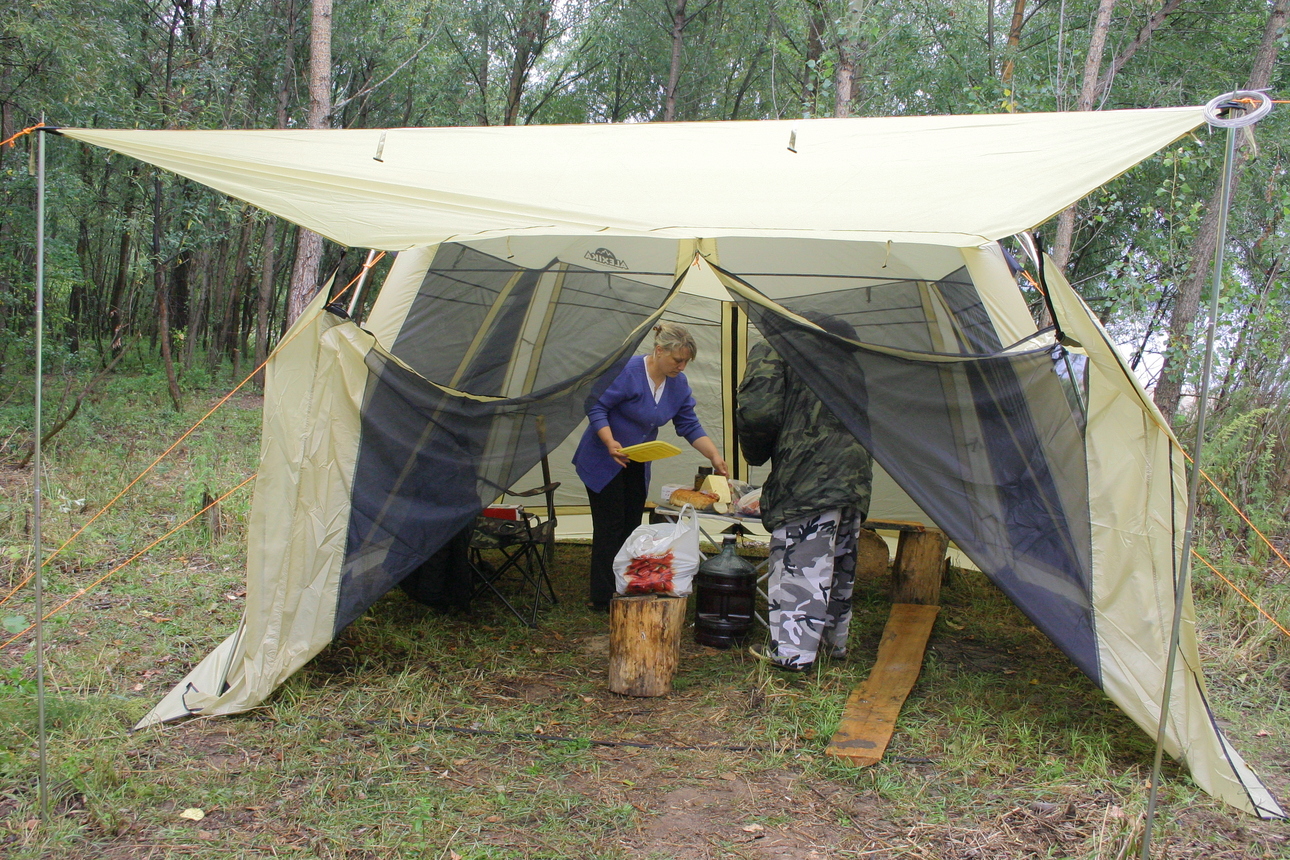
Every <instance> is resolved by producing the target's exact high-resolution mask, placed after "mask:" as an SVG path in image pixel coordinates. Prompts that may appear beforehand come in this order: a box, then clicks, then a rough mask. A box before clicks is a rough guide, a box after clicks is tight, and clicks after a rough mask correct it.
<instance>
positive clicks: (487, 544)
mask: <svg viewBox="0 0 1290 860" xmlns="http://www.w3.org/2000/svg"><path fill="white" fill-rule="evenodd" d="M544 471H545V470H544ZM559 486H560V484H559V482H554V483H553V482H551V481H548V482H547V483H546V484H545V485H544V486H541V487H537V488H535V489H532V490H524V491H522V492H508V493H506V494H505V495H508V496H515V497H517V498H531V497H533V496H536V495H539V494H545V495H546V503H547V515H546V517H545V518H543V517H539V516H538V515H537V514H535V513H532V512H531V511H526V510H524V509H523V508H519V507H516V508H511V509H509V510H507V511H506V512H507V513H508V514H512V515H513V516H515V517H516V518H515V519H499V518H497V517H492V516H487V515H484V516H480V517H477V518H476V519H475V529H474V531H473V532H472V533H471V536H470V566H471V572H472V575H473V577H474V580H475V590H474V594H473V595H472V597H477V596H479V595H481V594H484V593H486V592H492V593H493V594H495V595H496V596H497V597H498V599H499V600H501V601H502V603H503V604H505V605H506V608H507V609H509V610H510V611H511V612H512V613H513V614H514V615H515V617H516V618H518V619H519V620H520V621H522V622H523V623H525V624H527V625H528V626H529V627H537V616H538V611H539V610H540V609H542V608H543V606H554V605H555V604H556V603H557V602H558V600H557V599H556V596H555V589H554V588H552V586H551V579H550V577H549V576H548V574H547V564H548V562H549V561H550V559H551V551H552V549H553V548H554V545H555V526H556V517H555V490H556V488H557V487H559ZM485 552H491V553H493V554H494V558H496V556H497V555H500V557H501V560H500V561H497V562H496V563H493V562H492V561H490V560H489V559H488V558H487V557H486V556H485V555H484V553H485ZM508 592H509V595H508Z"/></svg>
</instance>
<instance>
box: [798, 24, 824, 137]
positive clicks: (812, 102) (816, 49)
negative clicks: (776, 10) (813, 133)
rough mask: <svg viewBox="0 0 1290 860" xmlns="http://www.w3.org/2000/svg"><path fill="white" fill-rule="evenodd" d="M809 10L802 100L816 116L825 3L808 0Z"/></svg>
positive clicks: (809, 113)
mask: <svg viewBox="0 0 1290 860" xmlns="http://www.w3.org/2000/svg"><path fill="white" fill-rule="evenodd" d="M806 5H807V6H808V7H809V11H808V14H807V20H806V67H805V75H804V76H803V79H802V96H803V98H802V101H803V102H804V103H806V102H807V100H808V98H809V104H807V115H808V116H815V115H816V113H815V112H816V110H817V109H818V107H819V98H820V78H819V71H818V70H819V67H820V65H819V64H820V58H821V57H823V56H824V31H825V28H826V24H825V20H824V4H823V2H822V0H807V4H806Z"/></svg>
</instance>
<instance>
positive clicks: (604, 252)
mask: <svg viewBox="0 0 1290 860" xmlns="http://www.w3.org/2000/svg"><path fill="white" fill-rule="evenodd" d="M587 259H588V260H590V261H591V262H593V263H599V264H600V265H602V266H612V267H613V268H615V269H625V268H627V264H626V263H624V262H623V261H622V260H620V259H618V258H617V257H616V256H614V252H613V251H611V250H609V249H608V248H597V249H596V250H594V251H588V252H587Z"/></svg>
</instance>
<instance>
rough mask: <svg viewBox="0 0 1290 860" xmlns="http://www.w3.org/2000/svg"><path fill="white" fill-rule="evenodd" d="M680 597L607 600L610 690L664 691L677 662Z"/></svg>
mask: <svg viewBox="0 0 1290 860" xmlns="http://www.w3.org/2000/svg"><path fill="white" fill-rule="evenodd" d="M685 604H686V599H685V598H684V597H668V596H665V595H662V594H641V595H635V596H632V597H615V598H614V599H613V600H611V601H610V602H609V689H610V690H612V691H613V692H615V693H621V694H622V695H625V696H664V695H667V694H668V693H670V692H671V691H672V676H673V675H675V674H676V667H677V666H678V665H679V664H680V662H681V628H682V627H683V626H684V625H685Z"/></svg>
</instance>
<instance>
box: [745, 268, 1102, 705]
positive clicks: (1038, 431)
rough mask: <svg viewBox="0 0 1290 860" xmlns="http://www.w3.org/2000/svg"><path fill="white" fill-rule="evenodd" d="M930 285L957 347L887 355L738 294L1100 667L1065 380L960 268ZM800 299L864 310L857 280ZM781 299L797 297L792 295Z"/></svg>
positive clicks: (1028, 601) (1038, 617) (1079, 464)
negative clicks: (1002, 346)
mask: <svg viewBox="0 0 1290 860" xmlns="http://www.w3.org/2000/svg"><path fill="white" fill-rule="evenodd" d="M963 277H964V278H966V273H964V275H963ZM736 280H737V279H736ZM744 286H745V287H748V286H749V285H747V284H744ZM752 286H753V287H754V289H755V285H752ZM939 286H940V292H941V295H942V296H943V297H944V300H945V305H946V307H947V308H949V309H950V310H951V311H952V313H953V315H954V320H953V330H954V332H955V334H956V340H957V341H958V342H957V344H955V346H957V347H958V349H959V351H960V352H961V355H960V356H955V357H951V356H947V355H944V354H941V355H935V354H932V353H931V352H924V351H922V350H917V349H913V350H912V351H913V352H924V355H923V356H922V357H919V356H918V355H914V356H904V355H902V356H895V355H891V354H889V353H887V352H884V351H882V350H881V349H877V348H871V347H868V346H865V345H861V344H857V343H853V342H850V341H846V340H843V339H841V338H838V337H835V336H833V335H830V334H827V333H824V332H821V331H819V330H817V329H814V328H811V327H808V326H804V325H801V324H799V323H797V322H795V321H794V320H792V319H790V318H789V317H787V316H785V315H784V314H783V313H781V312H779V311H777V310H776V309H775V308H774V306H773V305H772V306H771V307H767V306H765V305H764V304H762V303H760V302H755V301H748V300H746V298H747V297H742V298H743V299H744V300H742V301H741V304H742V305H743V307H744V308H745V310H746V311H747V312H748V314H749V316H750V318H751V319H752V321H753V323H754V324H755V325H756V326H757V328H758V329H759V330H760V331H761V333H762V334H763V335H764V336H765V337H766V338H767V340H769V342H770V344H771V345H772V346H773V347H774V349H775V350H776V351H778V352H779V353H780V355H782V356H783V358H784V359H785V361H786V362H787V363H788V364H789V366H790V367H792V368H793V370H794V371H795V372H796V373H797V374H799V375H800V376H801V377H802V379H803V380H804V381H805V382H806V383H807V384H808V385H809V386H810V387H811V389H812V390H813V391H814V392H815V393H816V395H818V396H819V397H820V399H821V400H823V401H824V402H825V404H827V405H828V407H829V408H830V409H831V410H832V411H833V412H834V413H835V414H836V415H837V416H838V417H839V418H840V419H841V420H842V422H843V423H844V424H845V425H846V427H847V429H849V430H850V431H851V432H852V433H853V434H854V435H855V436H856V438H857V439H859V440H860V442H861V443H862V444H863V445H864V446H865V447H866V448H868V449H869V451H870V452H871V453H872V454H873V456H874V459H875V460H877V461H878V462H879V464H881V465H882V467H883V468H884V469H885V470H886V471H887V472H888V473H889V474H890V475H891V476H892V478H894V479H895V480H896V482H897V483H898V484H900V486H901V487H902V488H903V489H904V490H905V492H907V493H908V494H909V495H910V497H911V498H912V499H913V500H914V501H915V502H916V503H917V504H918V505H919V507H921V508H922V509H923V510H924V511H926V512H927V513H928V515H929V516H931V517H932V518H933V519H934V520H935V522H936V524H937V525H939V526H940V527H941V528H942V529H944V530H945V532H946V533H947V534H948V535H949V536H950V538H951V539H953V540H954V542H955V543H956V544H958V546H959V547H960V548H961V549H962V550H963V551H964V552H965V553H967V555H968V556H969V557H970V558H971V559H972V560H973V562H975V563H976V564H977V565H978V566H979V567H980V568H981V569H982V570H983V571H985V572H986V573H987V574H988V575H989V576H990V578H991V579H992V580H993V581H994V582H995V583H996V584H997V585H998V586H999V587H1000V588H1001V589H1003V591H1004V592H1006V593H1007V594H1008V596H1009V597H1011V598H1012V600H1013V601H1014V602H1016V604H1017V605H1018V606H1019V607H1020V608H1021V609H1022V610H1023V611H1024V612H1025V613H1026V614H1027V615H1028V616H1029V617H1030V619H1031V620H1032V621H1034V623H1035V624H1036V626H1038V627H1039V628H1040V629H1041V630H1043V631H1044V632H1045V633H1046V634H1047V635H1048V636H1049V637H1050V638H1051V639H1052V640H1053V641H1054V642H1055V643H1056V644H1057V645H1058V646H1059V647H1060V648H1062V650H1063V651H1065V652H1066V654H1068V655H1069V656H1070V658H1071V659H1072V660H1073V661H1074V662H1075V663H1076V665H1078V666H1079V667H1080V668H1081V669H1082V670H1083V671H1084V672H1086V673H1088V674H1089V675H1090V676H1091V677H1092V678H1093V679H1094V680H1095V681H1096V680H1099V670H1098V661H1097V647H1096V639H1095V637H1094V630H1093V615H1092V600H1091V568H1090V554H1091V549H1090V541H1091V537H1090V530H1089V514H1088V478H1087V473H1086V468H1085V457H1084V442H1083V436H1082V434H1081V432H1080V427H1079V424H1078V422H1077V420H1076V417H1075V413H1073V411H1072V409H1071V407H1070V403H1069V401H1068V399H1067V390H1068V389H1069V385H1068V384H1067V383H1066V382H1065V381H1064V380H1063V379H1062V378H1061V377H1060V376H1058V374H1057V373H1056V372H1055V368H1054V362H1053V357H1052V355H1051V353H1050V352H1049V351H1048V350H1033V351H1028V352H1018V353H1007V354H1005V353H1003V352H1001V351H1000V350H999V349H998V342H999V341H998V338H997V336H996V335H995V334H994V331H993V328H992V327H991V326H990V325H989V323H988V319H987V318H986V316H985V313H984V309H983V308H981V307H980V301H979V299H978V298H977V297H976V291H975V289H974V288H972V286H971V283H970V282H968V281H963V280H958V279H957V278H956V279H955V280H954V281H952V282H941V284H940V285H939ZM737 297H738V296H737ZM809 304H810V307H809V310H811V311H814V312H816V313H821V312H822V313H828V314H832V315H834V316H837V317H840V318H842V319H845V320H848V321H852V320H854V319H857V318H858V315H859V314H863V313H865V310H866V308H865V305H864V291H863V290H848V291H839V292H835V293H819V294H814V295H811V296H810V297H809ZM783 305H784V306H785V307H788V308H789V309H790V310H792V311H794V312H798V313H800V312H801V311H802V310H805V309H808V308H807V307H806V303H805V302H802V303H800V304H799V302H798V300H796V299H793V300H785V301H784V302H783ZM904 310H905V309H903V308H902V309H901V312H902V313H903V312H904ZM930 325H931V323H930V322H928V321H925V322H924V323H923V327H924V328H925V329H927V328H930ZM901 330H902V331H905V330H912V327H906V326H902V327H901ZM918 340H919V339H918V338H914V341H915V343H917V342H918ZM886 345H887V346H900V347H901V348H902V349H911V347H910V346H908V345H906V344H899V345H897V344H891V343H887V344H886ZM938 352H940V351H938Z"/></svg>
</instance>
